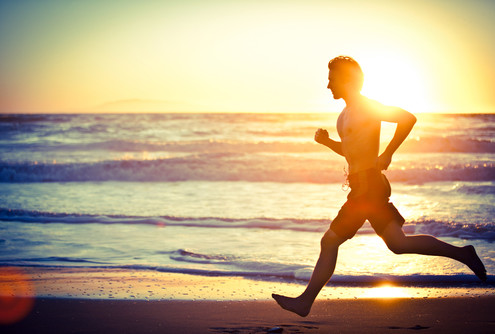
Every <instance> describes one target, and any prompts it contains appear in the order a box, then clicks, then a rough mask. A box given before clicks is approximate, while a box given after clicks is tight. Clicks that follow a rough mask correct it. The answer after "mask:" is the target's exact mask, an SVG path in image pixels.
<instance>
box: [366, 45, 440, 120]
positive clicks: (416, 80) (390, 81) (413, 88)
mask: <svg viewBox="0 0 495 334" xmlns="http://www.w3.org/2000/svg"><path fill="white" fill-rule="evenodd" d="M361 66H362V67H363V71H364V74H365V80H364V86H363V91H362V92H363V94H364V95H366V96H368V97H370V98H373V99H376V100H378V101H380V102H382V103H384V104H386V105H390V106H397V107H400V108H403V109H407V110H409V111H411V112H413V113H420V112H424V111H426V110H429V109H430V108H431V104H432V102H431V101H430V100H429V98H428V97H427V95H428V94H427V91H426V89H425V86H426V84H425V83H426V82H427V76H426V75H424V74H423V73H422V71H421V68H420V67H419V64H416V63H414V61H412V60H410V59H408V58H407V57H406V56H403V55H387V56H385V54H384V55H383V56H382V57H376V56H375V57H373V56H369V57H363V60H362V61H361Z"/></svg>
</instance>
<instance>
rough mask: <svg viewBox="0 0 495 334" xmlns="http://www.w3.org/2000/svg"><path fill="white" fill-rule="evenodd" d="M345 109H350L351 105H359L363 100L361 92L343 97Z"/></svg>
mask: <svg viewBox="0 0 495 334" xmlns="http://www.w3.org/2000/svg"><path fill="white" fill-rule="evenodd" d="M343 99H344V101H345V105H346V107H352V106H353V105H355V104H357V103H359V101H361V100H362V99H363V95H361V92H356V93H354V92H353V93H349V94H347V96H345V97H343Z"/></svg>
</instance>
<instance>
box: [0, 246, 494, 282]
mask: <svg viewBox="0 0 495 334" xmlns="http://www.w3.org/2000/svg"><path fill="white" fill-rule="evenodd" d="M168 255H169V257H170V259H171V260H173V261H175V262H171V263H169V264H162V265H147V264H109V263H98V262H94V261H88V260H86V259H83V258H67V257H49V258H15V259H10V260H6V259H3V260H0V266H18V267H23V266H29V267H58V268H61V267H62V268H98V269H124V270H149V271H157V272H167V273H180V274H190V275H202V276H229V277H230V276H237V277H238V276H241V277H247V278H251V279H257V280H264V281H280V280H282V281H290V282H293V283H294V282H299V283H301V284H306V283H307V281H309V279H310V278H311V274H312V271H313V268H312V267H309V266H306V265H301V264H285V263H279V262H270V261H265V262H263V261H250V260H245V259H234V258H228V257H224V256H214V255H206V254H199V253H194V252H191V251H188V250H183V249H179V250H176V251H173V252H168ZM184 262H186V265H181V263H184ZM198 263H200V264H201V265H202V266H201V267H199V268H198V267H194V266H193V267H191V266H188V264H189V265H190V264H192V265H195V264H198ZM383 282H393V283H394V284H399V285H400V284H404V285H410V284H420V285H423V286H429V285H438V284H441V285H446V286H456V285H459V284H463V285H464V284H466V283H476V284H479V280H478V278H477V277H476V276H474V275H470V274H453V275H431V274H430V275H425V274H402V275H401V274H394V275H391V274H387V273H377V274H373V275H367V274H354V275H352V274H347V275H346V274H335V275H333V276H332V281H331V284H332V286H372V285H376V284H378V283H383ZM491 283H492V282H491V280H490V279H489V281H488V284H491Z"/></svg>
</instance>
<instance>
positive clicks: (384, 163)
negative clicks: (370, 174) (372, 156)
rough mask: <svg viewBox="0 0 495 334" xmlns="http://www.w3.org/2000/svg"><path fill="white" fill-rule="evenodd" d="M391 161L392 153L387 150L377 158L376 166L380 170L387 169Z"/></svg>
mask: <svg viewBox="0 0 495 334" xmlns="http://www.w3.org/2000/svg"><path fill="white" fill-rule="evenodd" d="M391 162H392V155H391V154H389V153H387V152H386V151H385V152H383V153H382V154H381V155H380V156H379V157H378V158H377V159H376V168H378V169H379V170H387V168H388V166H390V163H391Z"/></svg>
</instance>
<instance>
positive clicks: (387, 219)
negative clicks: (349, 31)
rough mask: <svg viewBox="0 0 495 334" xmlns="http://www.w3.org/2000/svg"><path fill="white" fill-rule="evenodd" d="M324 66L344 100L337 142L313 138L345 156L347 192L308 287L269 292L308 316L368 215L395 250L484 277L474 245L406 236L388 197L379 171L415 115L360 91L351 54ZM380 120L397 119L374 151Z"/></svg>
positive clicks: (323, 135)
mask: <svg viewBox="0 0 495 334" xmlns="http://www.w3.org/2000/svg"><path fill="white" fill-rule="evenodd" d="M328 69H329V74H328V88H329V89H330V90H331V91H332V94H333V98H334V99H336V100H337V99H344V101H345V103H346V106H345V108H344V110H342V112H341V113H340V115H339V118H338V120H337V132H338V134H339V136H340V140H341V141H335V140H332V139H330V138H329V136H328V132H327V131H326V130H323V129H318V131H316V134H315V141H316V142H317V143H320V144H322V145H325V146H327V147H328V148H330V149H331V150H333V151H334V152H335V153H337V154H339V155H342V156H344V157H345V159H346V161H347V163H348V165H349V175H348V182H349V186H350V188H351V191H350V193H349V195H348V196H347V201H346V202H345V204H344V205H343V206H342V208H341V210H340V211H339V213H338V215H337V217H336V218H335V219H334V220H333V221H332V223H331V224H330V228H329V229H328V231H327V232H326V233H325V234H324V235H323V238H322V239H321V251H320V256H319V258H318V261H317V263H316V266H315V268H314V270H313V274H312V276H311V279H310V281H309V283H308V286H307V287H306V290H305V291H304V292H303V293H302V294H301V295H300V296H299V297H296V298H291V297H286V296H281V295H277V294H272V297H273V298H274V299H275V300H276V301H277V303H278V304H279V305H280V306H281V307H282V308H284V309H286V310H288V311H291V312H294V313H296V314H298V315H300V316H302V317H305V316H307V315H308V314H309V312H310V310H311V306H312V305H313V302H314V300H315V299H316V296H317V295H318V293H319V292H320V290H321V289H322V288H323V287H324V286H325V285H326V283H327V282H328V281H329V280H330V277H331V276H332V274H333V271H334V269H335V263H336V261H337V252H338V249H339V246H340V245H341V244H342V243H343V242H344V241H346V240H347V239H350V238H352V237H353V236H354V235H355V234H356V232H357V230H358V229H359V228H360V227H361V226H362V225H363V224H364V222H365V221H366V220H368V221H369V222H370V224H371V226H372V227H373V229H374V230H375V232H376V233H377V234H378V235H379V236H380V237H381V238H382V239H383V240H384V241H385V243H386V244H387V247H388V248H389V249H390V250H391V251H392V252H394V253H395V254H406V253H414V254H423V255H436V256H445V257H448V258H451V259H454V260H457V261H460V262H462V263H464V264H465V265H467V266H468V267H469V268H470V269H471V270H472V271H473V272H474V273H475V274H476V276H478V278H479V279H481V280H482V281H485V280H486V270H485V267H484V265H483V263H482V262H481V260H480V258H479V257H478V255H477V254H476V251H475V249H474V247H473V246H465V247H456V246H453V245H450V244H448V243H445V242H443V241H441V240H438V239H436V238H435V237H433V236H429V235H412V236H406V235H404V232H403V231H402V225H403V224H404V218H403V217H402V216H401V214H400V213H399V211H397V209H396V208H395V206H394V205H393V204H392V203H390V202H389V197H390V193H391V188H390V184H389V183H388V181H387V179H386V178H385V176H384V175H383V174H382V172H381V171H382V170H386V169H387V168H388V166H389V165H390V163H391V162H392V156H393V154H394V152H395V151H396V150H397V148H399V146H400V145H401V144H402V142H403V141H404V139H406V137H407V136H408V134H409V132H411V129H412V128H413V126H414V124H415V123H416V117H414V115H412V114H411V113H409V112H407V111H405V110H402V109H400V108H396V107H387V106H384V105H382V104H380V103H378V102H376V101H373V100H371V99H368V98H366V97H365V96H363V95H361V88H362V85H363V72H362V70H361V67H360V66H359V64H358V63H357V62H356V61H355V60H354V59H352V58H350V57H345V56H339V57H336V58H334V59H332V60H331V61H330V62H329V64H328ZM382 121H385V122H392V123H397V128H396V131H395V134H394V136H393V138H392V140H391V141H390V143H389V144H388V146H387V148H386V149H385V151H384V152H383V153H382V154H381V155H378V154H379V143H380V127H381V122H382Z"/></svg>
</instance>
